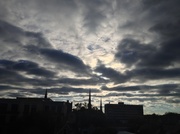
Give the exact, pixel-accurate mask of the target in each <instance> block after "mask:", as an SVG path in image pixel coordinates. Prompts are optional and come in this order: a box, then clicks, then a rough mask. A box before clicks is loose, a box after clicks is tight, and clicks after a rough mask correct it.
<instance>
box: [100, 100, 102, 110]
mask: <svg viewBox="0 0 180 134" xmlns="http://www.w3.org/2000/svg"><path fill="white" fill-rule="evenodd" d="M100 111H101V112H102V97H101V99H100Z"/></svg>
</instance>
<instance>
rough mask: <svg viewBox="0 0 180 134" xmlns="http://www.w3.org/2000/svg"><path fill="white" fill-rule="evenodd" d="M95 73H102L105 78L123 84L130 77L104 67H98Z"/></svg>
mask: <svg viewBox="0 0 180 134" xmlns="http://www.w3.org/2000/svg"><path fill="white" fill-rule="evenodd" d="M95 71H97V72H99V73H102V76H103V77H107V78H109V79H110V81H112V82H115V83H123V82H126V81H127V80H128V79H129V77H127V75H124V74H121V73H120V72H118V71H116V70H114V69H112V68H107V67H105V66H104V65H100V66H98V67H97V68H96V69H95Z"/></svg>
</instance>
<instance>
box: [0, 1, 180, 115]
mask: <svg viewBox="0 0 180 134" xmlns="http://www.w3.org/2000/svg"><path fill="white" fill-rule="evenodd" d="M179 5H180V1H179V0H29V1H27V0H0V97H1V98H7V97H12V98H13V97H43V94H44V92H45V89H47V90H48V93H49V94H48V96H49V97H50V98H52V99H53V100H57V101H66V100H70V101H72V102H74V103H76V102H84V101H87V99H88V98H87V93H88V91H89V89H91V92H92V98H93V102H92V103H93V105H95V106H98V105H99V99H100V97H101V96H102V99H103V104H106V103H109V102H110V103H117V102H119V101H123V102H125V103H127V104H143V105H144V113H145V114H151V113H157V114H164V113H165V112H177V113H180V8H179Z"/></svg>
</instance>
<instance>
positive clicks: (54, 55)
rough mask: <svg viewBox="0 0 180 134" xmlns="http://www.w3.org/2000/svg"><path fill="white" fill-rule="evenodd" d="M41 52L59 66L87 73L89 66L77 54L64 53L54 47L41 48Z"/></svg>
mask: <svg viewBox="0 0 180 134" xmlns="http://www.w3.org/2000/svg"><path fill="white" fill-rule="evenodd" d="M40 52H41V54H42V55H44V56H45V57H46V58H47V59H48V60H49V61H54V62H55V63H57V64H58V65H59V66H60V67H63V68H64V69H68V70H71V71H74V72H78V73H80V72H81V73H82V74H83V73H84V74H88V73H89V72H88V71H89V67H88V66H86V65H85V64H84V63H83V61H82V60H81V59H80V58H78V57H77V56H74V55H71V54H68V53H65V52H63V51H61V50H55V49H41V50H40Z"/></svg>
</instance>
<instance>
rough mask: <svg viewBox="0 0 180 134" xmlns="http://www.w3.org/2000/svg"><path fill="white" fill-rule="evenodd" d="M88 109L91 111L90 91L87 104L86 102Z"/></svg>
mask: <svg viewBox="0 0 180 134" xmlns="http://www.w3.org/2000/svg"><path fill="white" fill-rule="evenodd" d="M88 109H89V110H90V109H91V90H89V102H88Z"/></svg>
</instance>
